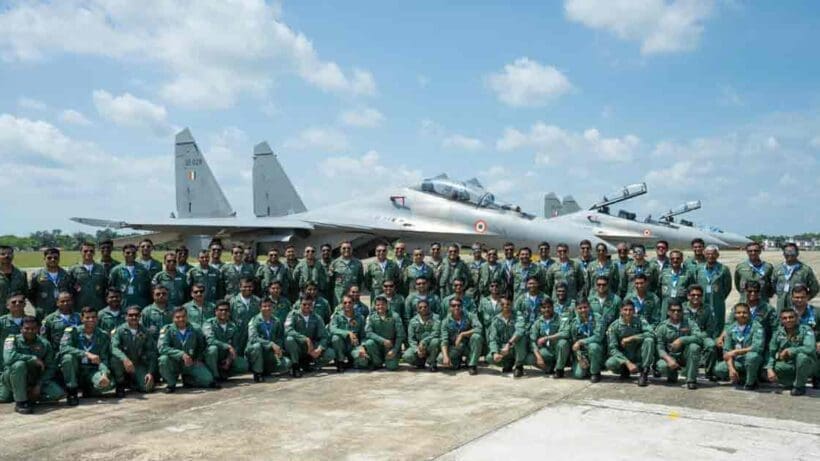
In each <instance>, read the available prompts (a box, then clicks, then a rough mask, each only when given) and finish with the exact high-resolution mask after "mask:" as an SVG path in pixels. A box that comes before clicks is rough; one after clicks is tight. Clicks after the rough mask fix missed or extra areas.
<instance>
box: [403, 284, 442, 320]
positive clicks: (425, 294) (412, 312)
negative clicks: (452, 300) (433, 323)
mask: <svg viewBox="0 0 820 461" xmlns="http://www.w3.org/2000/svg"><path fill="white" fill-rule="evenodd" d="M415 285H416V289H415V290H414V291H411V292H410V295H409V296H407V299H406V300H405V301H404V316H403V317H402V318H403V319H407V321H408V322H409V321H410V319H412V318H413V317H415V316H416V309H417V306H418V303H419V301H427V306H428V307H429V308H430V312H432V313H433V314H436V315H438V316H439V318H441V316H442V314H444V307H442V303H441V298H439V297H438V295H437V294H435V293H432V292H431V291H430V281H429V280H428V279H426V278H423V277H419V278H417V279H416V283H415Z"/></svg>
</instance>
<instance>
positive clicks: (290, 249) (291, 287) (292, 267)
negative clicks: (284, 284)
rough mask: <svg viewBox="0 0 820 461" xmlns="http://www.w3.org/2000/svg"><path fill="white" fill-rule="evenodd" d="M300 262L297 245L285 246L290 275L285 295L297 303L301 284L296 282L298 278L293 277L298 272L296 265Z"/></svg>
mask: <svg viewBox="0 0 820 461" xmlns="http://www.w3.org/2000/svg"><path fill="white" fill-rule="evenodd" d="M297 264H299V258H297V257H296V247H295V246H293V245H288V246H286V247H285V266H287V268H288V276H289V277H290V280H288V289H287V291H284V292H283V293H285V295H286V296H287V297H288V300H290V302H291V303H295V302H296V301H298V300H299V286H298V285H297V284H296V280H295V279H294V278H293V274H294V273H295V272H296V265H297Z"/></svg>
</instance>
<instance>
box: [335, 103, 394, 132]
mask: <svg viewBox="0 0 820 461" xmlns="http://www.w3.org/2000/svg"><path fill="white" fill-rule="evenodd" d="M339 119H340V121H341V122H342V123H344V124H345V125H348V126H356V127H362V128H373V127H377V126H379V125H381V123H382V122H383V121H384V115H382V113H381V112H379V111H378V110H376V109H374V108H372V107H362V108H359V109H355V110H348V111H345V112H342V114H341V115H340V116H339Z"/></svg>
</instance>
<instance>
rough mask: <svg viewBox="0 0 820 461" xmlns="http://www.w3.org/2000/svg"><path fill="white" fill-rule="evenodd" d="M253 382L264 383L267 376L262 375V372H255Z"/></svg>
mask: <svg viewBox="0 0 820 461" xmlns="http://www.w3.org/2000/svg"><path fill="white" fill-rule="evenodd" d="M253 382H255V383H264V382H265V377H264V376H262V373H254V374H253Z"/></svg>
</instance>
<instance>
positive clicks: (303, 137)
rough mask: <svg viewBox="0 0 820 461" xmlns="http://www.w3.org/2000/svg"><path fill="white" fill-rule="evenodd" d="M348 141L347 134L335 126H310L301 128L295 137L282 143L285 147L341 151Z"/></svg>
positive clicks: (346, 146) (345, 148)
mask: <svg viewBox="0 0 820 461" xmlns="http://www.w3.org/2000/svg"><path fill="white" fill-rule="evenodd" d="M349 145H350V143H349V141H348V139H347V135H346V134H345V133H344V132H342V131H340V130H338V129H336V128H319V127H312V128H307V129H305V130H303V131H302V132H301V133H299V134H298V135H297V136H296V137H295V138H291V139H288V140H287V141H285V143H284V147H285V148H286V149H296V150H313V151H328V152H341V151H344V150H347V148H348V147H349Z"/></svg>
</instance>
